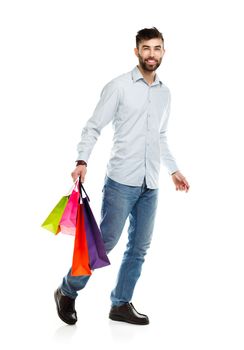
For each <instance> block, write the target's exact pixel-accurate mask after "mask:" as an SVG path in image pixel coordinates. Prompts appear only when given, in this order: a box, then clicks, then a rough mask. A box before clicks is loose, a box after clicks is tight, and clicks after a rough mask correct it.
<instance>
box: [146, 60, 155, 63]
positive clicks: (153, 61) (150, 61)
mask: <svg viewBox="0 0 244 350" xmlns="http://www.w3.org/2000/svg"><path fill="white" fill-rule="evenodd" d="M146 62H147V63H149V64H155V63H156V61H155V60H146Z"/></svg>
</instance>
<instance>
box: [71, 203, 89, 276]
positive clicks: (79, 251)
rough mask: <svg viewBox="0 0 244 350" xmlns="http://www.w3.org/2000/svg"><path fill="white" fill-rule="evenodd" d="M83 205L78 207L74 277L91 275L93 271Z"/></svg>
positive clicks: (73, 262) (73, 265) (72, 273)
mask: <svg viewBox="0 0 244 350" xmlns="http://www.w3.org/2000/svg"><path fill="white" fill-rule="evenodd" d="M82 205H83V204H80V203H79V205H78V210H77V221H76V232H75V243H74V252H73V261H72V269H71V275H72V276H81V275H91V274H92V271H91V269H90V266H89V255H88V246H87V240H86V231H85V220H84V212H83V208H82Z"/></svg>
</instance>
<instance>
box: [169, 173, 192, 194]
mask: <svg viewBox="0 0 244 350" xmlns="http://www.w3.org/2000/svg"><path fill="white" fill-rule="evenodd" d="M171 176H172V180H173V182H174V184H175V189H176V191H178V190H180V191H185V192H188V190H189V188H190V185H189V184H188V182H187V181H186V178H185V177H184V176H183V175H182V174H181V172H180V171H176V172H175V173H174V174H173V175H171Z"/></svg>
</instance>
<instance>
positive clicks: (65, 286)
mask: <svg viewBox="0 0 244 350" xmlns="http://www.w3.org/2000/svg"><path fill="white" fill-rule="evenodd" d="M157 203H158V189H148V188H147V186H146V183H145V178H144V182H143V184H142V186H127V185H123V184H120V183H118V182H116V181H114V180H112V179H111V178H109V177H108V176H107V175H106V177H105V183H104V187H103V198H102V209H101V221H100V230H101V233H102V237H103V240H104V243H105V249H106V252H107V253H109V252H110V251H111V250H112V249H113V248H114V247H115V246H116V244H117V242H118V240H119V238H120V236H121V233H122V231H123V228H124V226H125V222H126V219H127V218H128V217H129V228H128V243H127V246H126V250H125V252H124V256H123V259H122V263H121V266H120V270H119V273H118V278H117V282H116V285H115V288H114V289H113V290H112V292H111V301H112V305H122V304H124V303H126V302H129V301H130V300H131V298H132V295H133V291H134V288H135V285H136V282H137V280H138V278H139V277H140V274H141V269H142V264H143V262H144V260H145V255H146V252H147V249H148V248H149V246H150V243H151V238H152V233H153V227H154V219H155V215H156V209H157ZM89 278H90V276H71V269H70V270H69V272H68V274H67V275H66V276H65V277H64V278H63V281H62V284H61V286H60V288H61V290H62V292H63V293H64V294H65V295H67V296H69V297H71V298H76V297H77V295H78V293H77V291H79V290H81V289H83V288H84V287H85V285H86V283H87V281H88V279H89Z"/></svg>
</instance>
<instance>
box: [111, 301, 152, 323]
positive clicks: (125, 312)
mask: <svg viewBox="0 0 244 350" xmlns="http://www.w3.org/2000/svg"><path fill="white" fill-rule="evenodd" d="M109 318H110V319H111V320H113V321H122V322H128V323H133V324H140V325H145V324H149V319H148V317H147V315H143V314H140V313H139V312H137V311H136V309H135V308H134V306H133V304H132V303H125V304H123V305H120V306H112V308H111V310H110V313H109Z"/></svg>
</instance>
